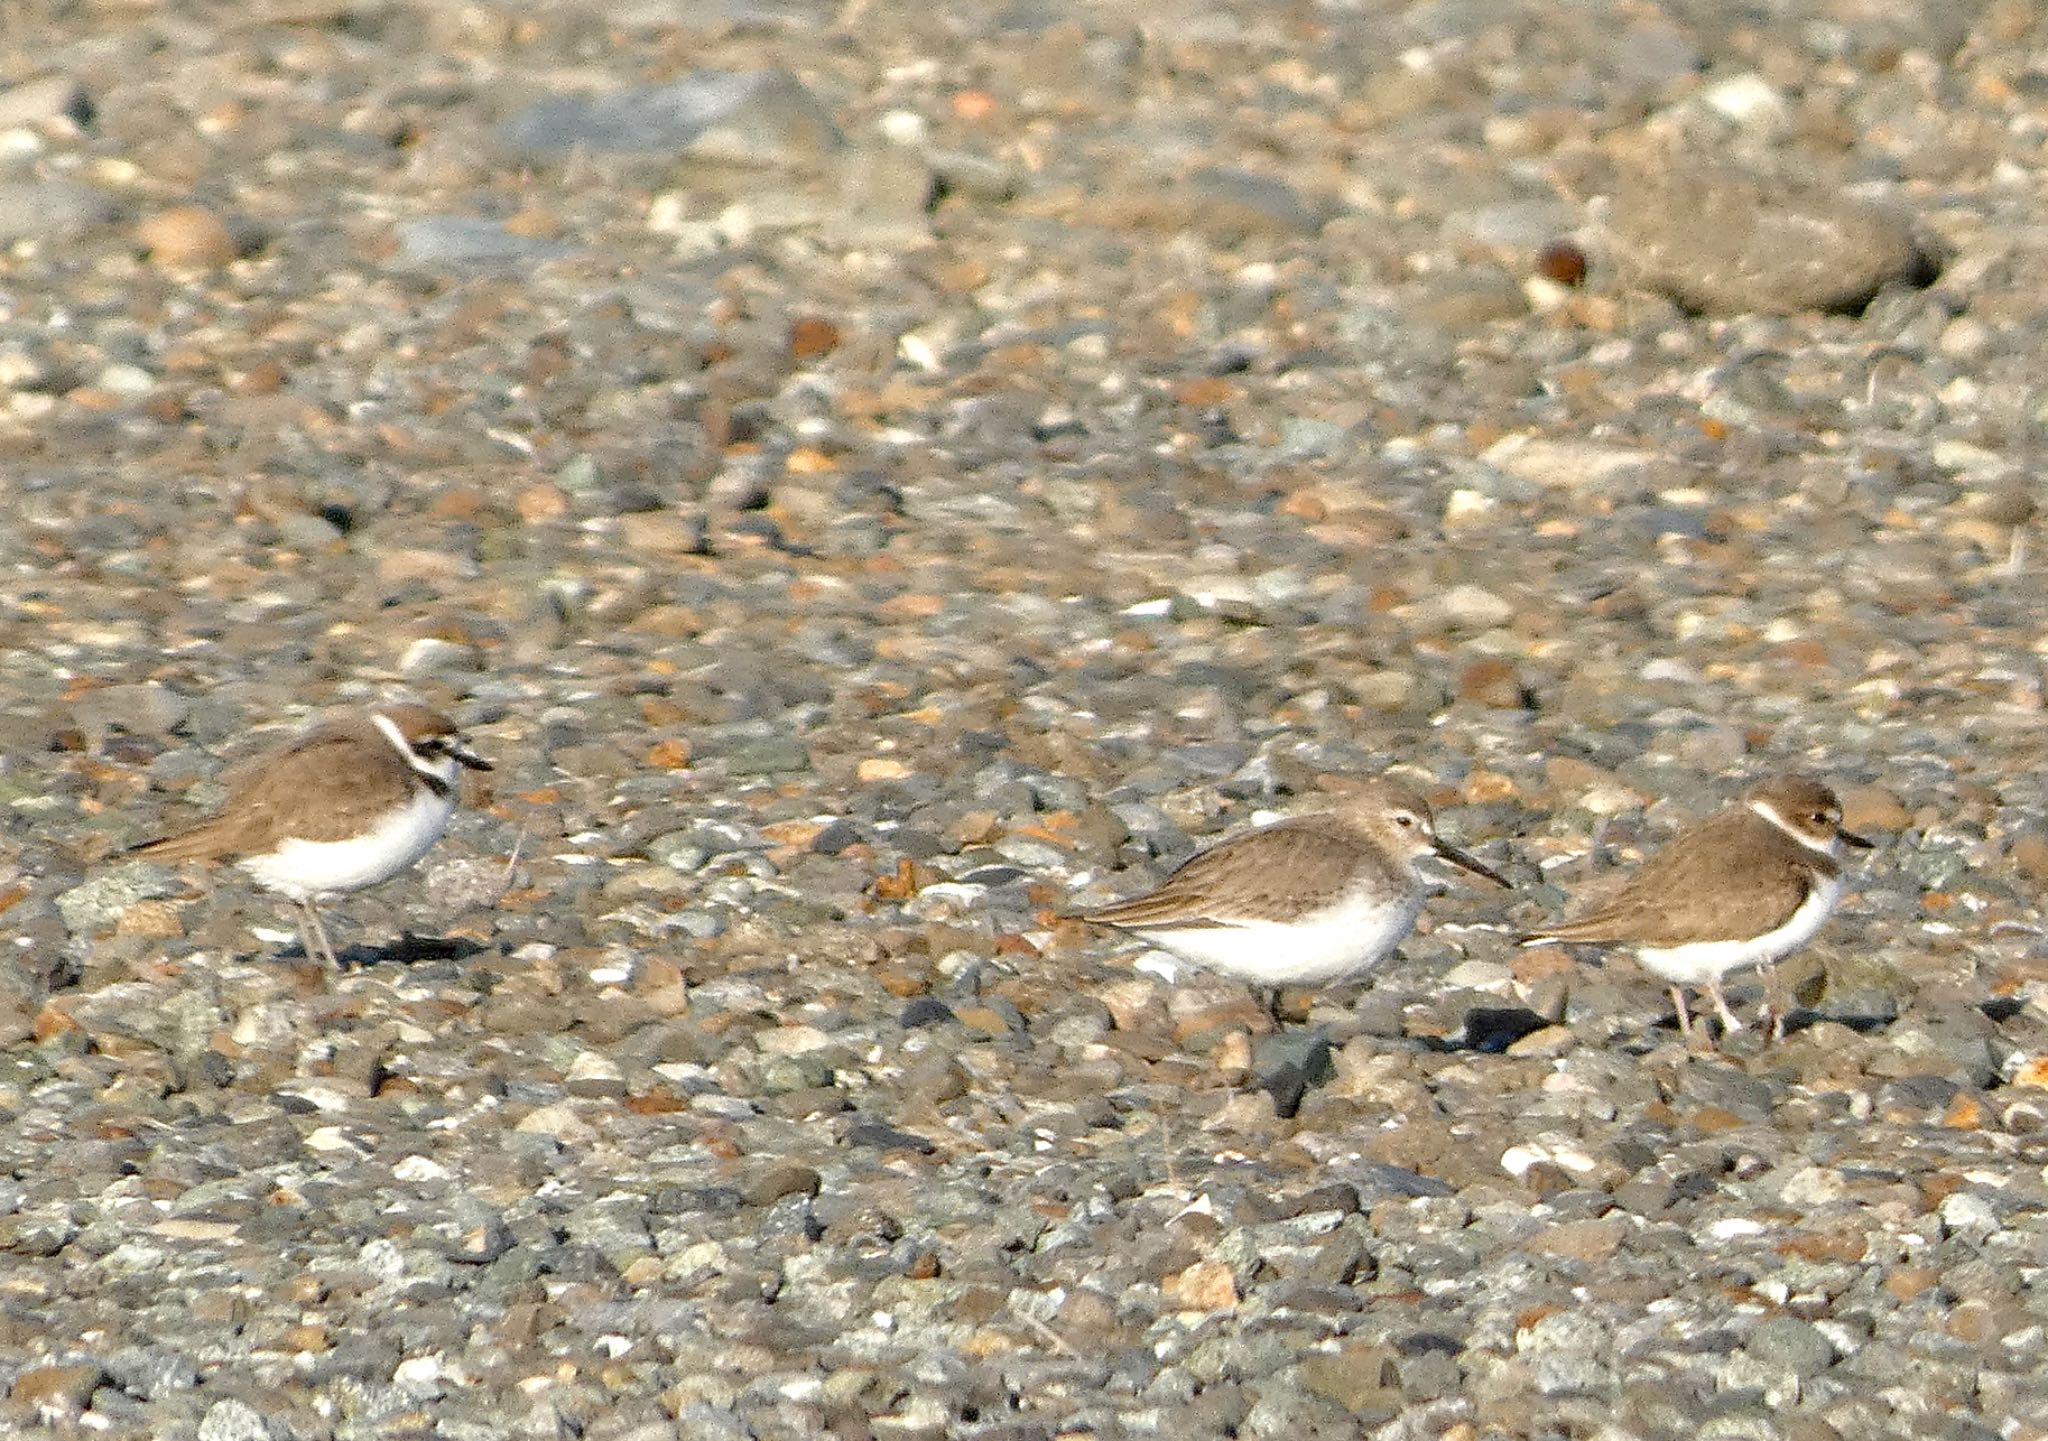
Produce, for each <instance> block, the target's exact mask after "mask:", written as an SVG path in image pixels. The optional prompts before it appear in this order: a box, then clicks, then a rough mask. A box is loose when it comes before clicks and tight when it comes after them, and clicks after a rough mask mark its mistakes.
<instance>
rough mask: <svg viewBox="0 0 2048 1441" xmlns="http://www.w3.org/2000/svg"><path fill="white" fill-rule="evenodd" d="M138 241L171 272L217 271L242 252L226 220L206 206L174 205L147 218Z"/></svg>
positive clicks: (138, 232)
mask: <svg viewBox="0 0 2048 1441" xmlns="http://www.w3.org/2000/svg"><path fill="white" fill-rule="evenodd" d="M135 239H136V241H137V242H138V243H139V244H140V245H141V246H142V249H143V251H144V252H145V253H146V254H147V255H148V256H149V258H150V259H151V260H153V261H155V262H156V263H157V264H158V265H161V266H164V267H166V268H167V269H171V270H214V269H218V268H219V267H221V266H223V265H226V264H227V263H228V262H229V261H231V260H233V259H234V258H235V257H236V256H237V255H238V254H239V253H240V247H239V246H238V245H237V244H236V242H235V235H234V232H233V231H232V230H230V229H229V228H228V223H227V221H225V220H223V219H222V218H221V217H220V215H219V214H218V213H217V212H215V211H213V210H210V209H208V208H207V207H206V206H203V205H174V206H171V207H170V208H169V209H167V210H159V211H156V212H154V213H153V214H151V215H148V216H145V217H144V218H143V219H142V220H141V222H140V223H138V224H137V225H136V227H135Z"/></svg>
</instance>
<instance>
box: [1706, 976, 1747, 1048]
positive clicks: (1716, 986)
mask: <svg viewBox="0 0 2048 1441" xmlns="http://www.w3.org/2000/svg"><path fill="white" fill-rule="evenodd" d="M1707 994H1708V995H1709V996H1712V997H1713V998H1714V1009H1715V1011H1717V1012H1718V1013H1719V1014H1720V1017H1721V1034H1722V1035H1724V1036H1725V1035H1730V1034H1732V1033H1734V1032H1736V1031H1739V1030H1741V1029H1742V1022H1740V1021H1738V1020H1737V1019H1736V1018H1735V1012H1733V1011H1731V1010H1729V1009H1728V998H1727V997H1726V996H1724V995H1722V994H1721V978H1720V977H1719V976H1716V977H1715V978H1714V979H1713V980H1711V981H1708V982H1707Z"/></svg>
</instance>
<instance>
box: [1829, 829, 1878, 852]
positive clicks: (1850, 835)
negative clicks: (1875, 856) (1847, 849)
mask: <svg viewBox="0 0 2048 1441" xmlns="http://www.w3.org/2000/svg"><path fill="white" fill-rule="evenodd" d="M1835 834H1836V835H1838V836H1840V837H1841V838H1842V844H1843V845H1845V846H1854V847H1855V848H1856V849H1857V850H1859V851H1872V850H1876V849H1877V842H1876V841H1871V840H1865V839H1864V838H1863V837H1862V836H1859V835H1856V834H1855V833H1854V832H1851V831H1836V832H1835Z"/></svg>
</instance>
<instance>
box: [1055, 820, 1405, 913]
mask: <svg viewBox="0 0 2048 1441" xmlns="http://www.w3.org/2000/svg"><path fill="white" fill-rule="evenodd" d="M1378 863H1379V857H1378V856H1377V855H1376V854H1375V853H1374V852H1372V851H1370V850H1369V849H1368V848H1366V847H1365V846H1363V845H1362V844H1360V843H1359V842H1358V841H1357V840H1356V839H1355V838H1354V837H1353V836H1351V835H1350V834H1349V833H1348V832H1347V831H1344V830H1342V829H1341V828H1337V827H1335V826H1333V825H1331V824H1329V823H1328V822H1327V820H1326V818H1324V817H1319V816H1305V817H1302V818H1300V819H1298V820H1287V821H1279V822H1277V823H1275V824H1273V825H1270V826H1265V827H1262V828H1261V829H1259V830H1255V831H1247V832H1246V833H1245V834H1243V835H1241V836H1234V837H1232V838H1231V839H1229V840H1226V841H1223V842H1221V843H1219V844H1217V845H1215V846H1212V847H1210V848H1209V849H1208V850H1206V851H1203V852H1202V853H1201V854H1199V855H1196V856H1194V857H1192V858H1190V859H1189V860H1188V861H1187V863H1186V864H1184V865H1183V866H1181V868H1180V869H1179V870H1177V871H1175V872H1174V873H1173V874H1172V875H1171V876H1168V877H1167V879H1166V881H1165V883H1164V884H1163V885H1161V886H1160V887H1159V889H1158V890H1156V891H1152V892H1150V893H1149V894H1147V895H1142V896H1135V897H1133V898H1132V899H1130V900H1128V901H1120V902H1118V903H1117V904H1115V905H1112V906H1105V907H1103V908H1102V909H1101V910H1099V911H1091V912H1089V913H1088V914H1086V915H1085V916H1083V917H1082V919H1083V920H1088V921H1094V922H1097V923H1099V924H1101V925H1108V926H1124V927H1133V928H1142V927H1154V928H1157V927H1163V926H1180V927H1189V928H1194V927H1199V926H1227V925H1233V924H1241V923H1243V922H1245V921H1286V920H1291V919H1294V918H1295V917H1298V916H1300V915H1301V914H1302V913H1303V912H1305V911H1312V910H1315V909H1316V908H1317V907H1319V906H1322V905H1327V904H1329V903H1330V902H1331V901H1332V900H1334V899H1335V898H1336V897H1337V896H1338V895H1340V894H1342V893H1343V891H1344V890H1345V889H1346V888H1347V886H1348V885H1349V884H1350V882H1351V881H1352V879H1353V878H1354V877H1355V876H1356V875H1357V873H1358V871H1359V868H1360V867H1361V866H1362V865H1371V864H1378ZM1390 879H1391V880H1392V881H1393V882H1394V883H1395V884H1397V885H1405V884H1406V878H1405V877H1400V876H1394V877H1390Z"/></svg>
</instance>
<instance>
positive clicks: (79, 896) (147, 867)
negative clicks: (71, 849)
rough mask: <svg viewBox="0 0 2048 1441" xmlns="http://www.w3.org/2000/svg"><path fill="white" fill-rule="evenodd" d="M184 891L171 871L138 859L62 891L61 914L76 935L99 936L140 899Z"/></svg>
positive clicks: (59, 901)
mask: <svg viewBox="0 0 2048 1441" xmlns="http://www.w3.org/2000/svg"><path fill="white" fill-rule="evenodd" d="M183 890H184V887H183V885H182V884H181V883H180V882H179V880H178V878H177V876H176V875H175V874H173V873H172V872H171V871H169V870H166V869H165V868H164V867H162V866H158V865H151V864H149V863H148V862H146V861H144V862H135V863H132V864H129V865H125V866H120V867H117V868H116V869H114V870H111V871H105V872H103V873H101V874H99V875H96V876H94V877H93V878H92V879H91V880H89V881H85V882H82V883H81V884H79V885H76V886H73V887H72V888H71V889H70V890H67V891H63V892H61V893H59V895H58V896H57V900H56V905H57V914H58V915H60V916H62V917H63V918H64V928H65V929H66V930H68V931H69V932H70V933H71V934H72V935H74V936H92V935H99V934H101V933H102V932H104V931H107V930H110V929H112V928H113V927H114V925H115V924H116V923H117V922H119V920H120V918H121V913H122V912H123V911H125V910H127V909H128V907H130V906H132V905H134V904H135V903H136V902H137V901H161V900H168V899H170V898H171V897H173V896H176V895H178V894H180V893H181V892H182V891H183Z"/></svg>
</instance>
